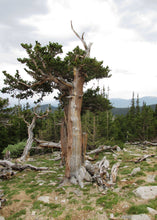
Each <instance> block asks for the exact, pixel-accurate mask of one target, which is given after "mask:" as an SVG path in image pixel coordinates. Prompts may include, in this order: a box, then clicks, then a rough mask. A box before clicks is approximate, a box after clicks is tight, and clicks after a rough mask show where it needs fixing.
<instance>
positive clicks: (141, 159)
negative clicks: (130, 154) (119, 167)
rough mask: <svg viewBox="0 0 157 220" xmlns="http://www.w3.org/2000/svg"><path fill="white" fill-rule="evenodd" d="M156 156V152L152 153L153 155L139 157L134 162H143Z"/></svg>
mask: <svg viewBox="0 0 157 220" xmlns="http://www.w3.org/2000/svg"><path fill="white" fill-rule="evenodd" d="M154 156H155V154H151V155H144V156H143V157H140V158H138V159H137V160H135V161H134V162H135V163H140V162H142V161H144V160H146V159H147V158H149V157H154Z"/></svg>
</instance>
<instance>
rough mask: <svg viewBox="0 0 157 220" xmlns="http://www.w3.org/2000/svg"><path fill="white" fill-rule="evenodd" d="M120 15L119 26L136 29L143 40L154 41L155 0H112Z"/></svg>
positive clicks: (156, 5)
mask: <svg viewBox="0 0 157 220" xmlns="http://www.w3.org/2000/svg"><path fill="white" fill-rule="evenodd" d="M113 1H114V3H115V5H116V7H117V12H118V13H119V15H120V26H121V27H124V28H127V29H134V30H136V31H137V32H138V33H139V34H140V35H141V37H142V38H143V39H144V40H147V41H156V40H157V39H156V36H157V25H156V24H157V16H156V11H157V2H156V1H154V0H149V1H147V0H138V1H136V0H127V1H123V0H120V1H118V2H117V1H116V0H113Z"/></svg>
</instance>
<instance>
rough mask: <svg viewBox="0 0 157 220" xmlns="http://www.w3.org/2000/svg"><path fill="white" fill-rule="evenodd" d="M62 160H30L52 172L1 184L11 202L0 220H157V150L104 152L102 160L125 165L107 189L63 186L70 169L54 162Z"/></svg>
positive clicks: (128, 148)
mask: <svg viewBox="0 0 157 220" xmlns="http://www.w3.org/2000/svg"><path fill="white" fill-rule="evenodd" d="M152 154H153V155H154V156H150V157H148V158H146V159H145V160H140V159H142V158H143V156H145V155H152ZM56 156H57V152H54V153H53V154H47V155H41V156H34V157H31V158H29V161H28V163H30V164H32V165H35V166H46V167H49V170H46V171H32V170H24V171H22V172H17V173H16V175H15V176H12V177H11V178H10V179H9V180H0V195H1V201H2V200H4V199H6V202H2V204H0V205H1V209H0V220H4V219H5V220H15V219H19V220H20V219H21V220H22V219H25V220H48V219H49V220H52V219H58V220H61V219H65V220H70V219H74V220H75V219H76V220H77V219H78V220H79V219H81V220H86V219H87V220H90V219H91V220H96V219H97V220H101V219H103V220H105V219H106V220H107V219H111V220H114V219H118V220H120V219H125V220H127V219H132V220H140V219H141V220H147V219H148V220H149V219H150V220H154V219H157V147H151V146H141V145H140V146H133V145H130V144H126V145H125V146H124V148H123V149H122V150H121V151H116V152H115V151H114V152H101V153H100V154H99V155H98V156H97V160H101V159H102V158H103V157H104V156H106V157H107V159H108V160H109V161H110V164H111V165H113V164H114V163H116V162H120V167H119V170H118V177H117V181H116V184H115V186H114V187H112V188H108V189H107V190H104V189H102V187H99V186H98V185H97V184H96V183H85V186H84V188H83V189H82V188H80V187H79V186H78V185H66V186H60V182H61V180H62V178H63V176H64V167H62V166H60V161H54V160H53V159H54V158H55V157H56ZM93 157H95V155H93ZM95 162H96V161H93V163H95Z"/></svg>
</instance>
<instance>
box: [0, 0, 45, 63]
mask: <svg viewBox="0 0 157 220" xmlns="http://www.w3.org/2000/svg"><path fill="white" fill-rule="evenodd" d="M47 12H48V6H47V1H46V0H45V1H43V0H33V1H32V0H27V1H25V0H12V1H10V0H0V33H1V34H0V48H1V54H2V53H4V52H5V51H7V53H8V54H9V52H10V50H11V49H12V48H17V47H19V45H20V43H23V42H33V41H35V40H36V34H35V30H36V28H35V27H34V26H32V25H31V24H30V25H27V24H22V23H20V21H21V19H25V18H29V17H30V16H31V15H41V14H42V15H44V14H46V13H47ZM2 56H3V55H2ZM6 59H7V58H6ZM3 61H5V57H3Z"/></svg>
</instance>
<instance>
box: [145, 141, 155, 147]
mask: <svg viewBox="0 0 157 220" xmlns="http://www.w3.org/2000/svg"><path fill="white" fill-rule="evenodd" d="M143 144H144V145H151V146H157V143H154V142H150V141H144V142H143Z"/></svg>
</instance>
